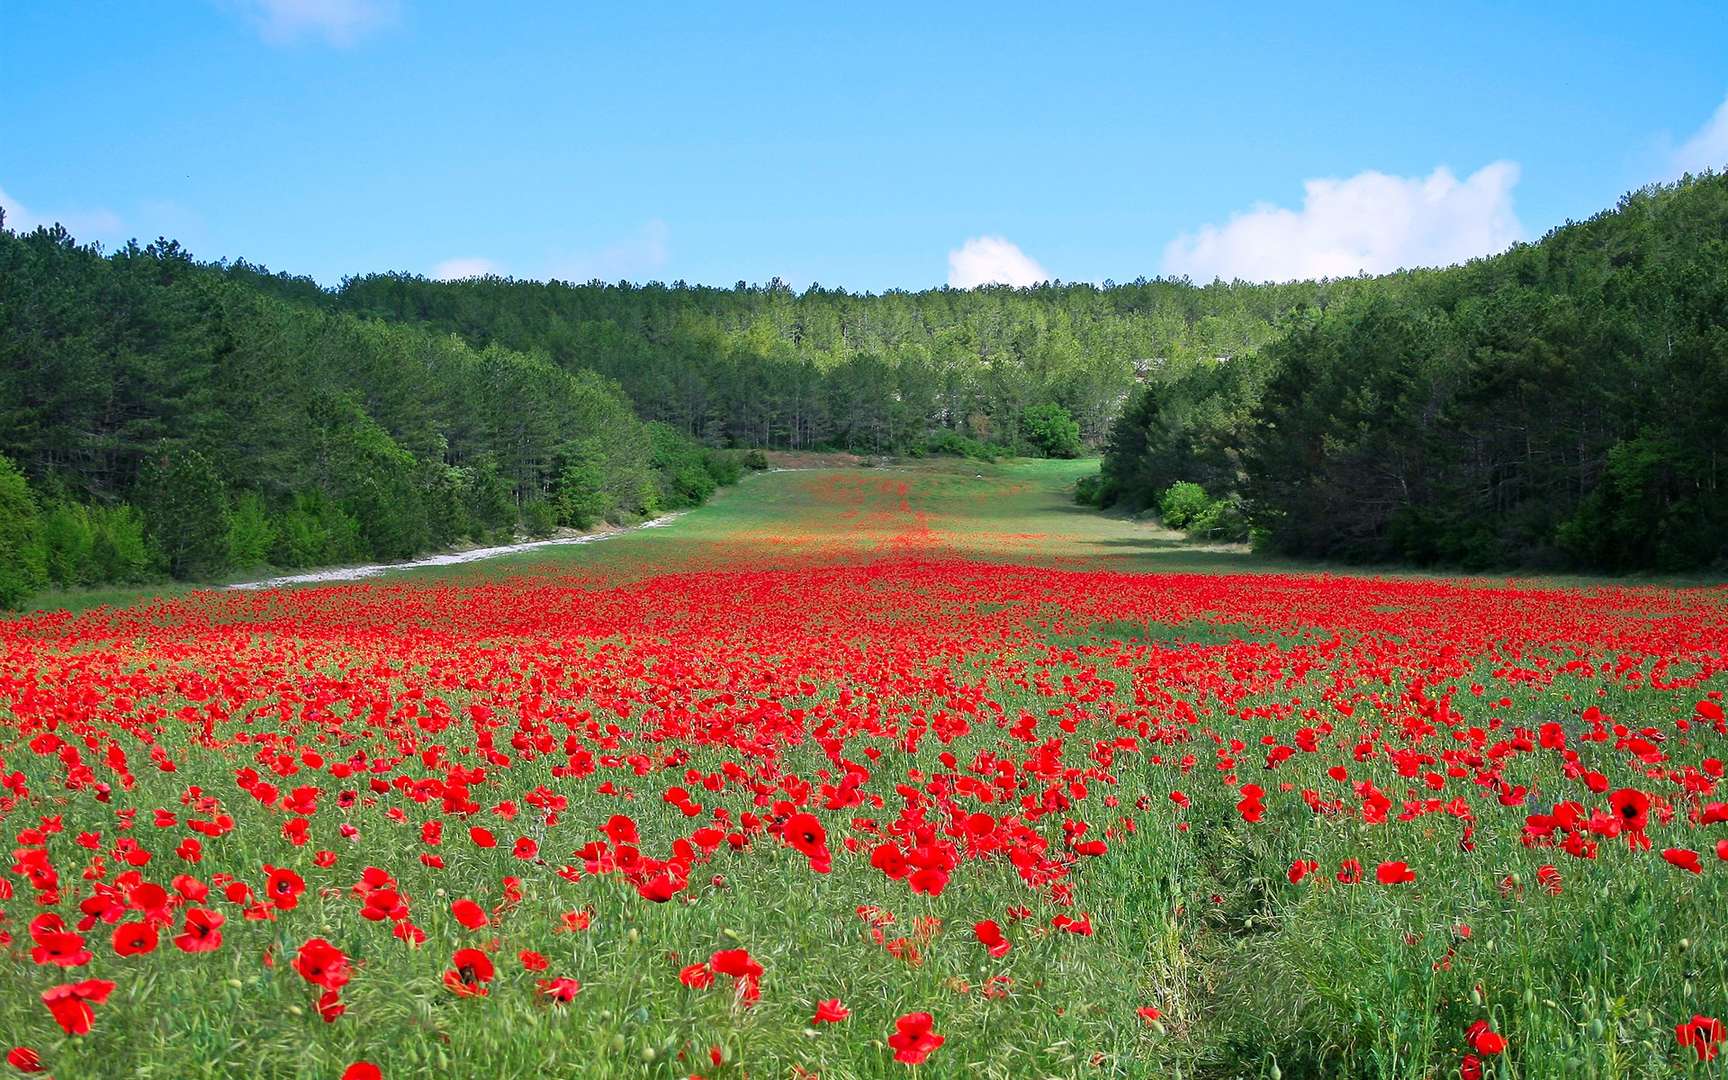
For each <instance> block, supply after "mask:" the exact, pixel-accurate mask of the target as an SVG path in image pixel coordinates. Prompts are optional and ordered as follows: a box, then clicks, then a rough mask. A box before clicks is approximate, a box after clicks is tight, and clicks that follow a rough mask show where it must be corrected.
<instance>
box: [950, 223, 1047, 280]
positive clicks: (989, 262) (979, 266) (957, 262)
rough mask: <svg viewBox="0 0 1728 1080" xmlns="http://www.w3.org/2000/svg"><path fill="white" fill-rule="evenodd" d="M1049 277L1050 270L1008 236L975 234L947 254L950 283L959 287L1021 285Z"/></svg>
mask: <svg viewBox="0 0 1728 1080" xmlns="http://www.w3.org/2000/svg"><path fill="white" fill-rule="evenodd" d="M1049 280H1050V272H1049V271H1048V270H1045V269H1044V268H1043V267H1042V266H1039V265H1038V262H1037V260H1035V259H1033V258H1032V257H1031V256H1030V255H1027V254H1026V253H1025V252H1024V251H1021V250H1020V249H1019V248H1018V247H1016V246H1015V245H1013V244H1011V243H1009V242H1008V240H1007V238H1006V237H1001V236H974V237H973V238H972V239H970V240H968V241H966V242H965V243H964V244H961V245H960V246H959V247H957V248H955V249H954V250H953V251H950V252H949V253H948V284H950V285H952V286H954V287H955V288H956V289H970V288H973V287H975V286H978V285H1013V286H1015V287H1016V288H1018V287H1021V286H1025V285H1036V284H1038V283H1039V282H1041V281H1049Z"/></svg>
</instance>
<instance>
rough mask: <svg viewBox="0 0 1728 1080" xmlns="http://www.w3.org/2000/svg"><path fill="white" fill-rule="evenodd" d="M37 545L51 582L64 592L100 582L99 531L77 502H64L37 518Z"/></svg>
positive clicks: (43, 566)
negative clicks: (95, 554)
mask: <svg viewBox="0 0 1728 1080" xmlns="http://www.w3.org/2000/svg"><path fill="white" fill-rule="evenodd" d="M36 542H37V545H38V547H39V550H40V551H41V554H42V570H43V572H44V575H45V576H46V577H47V579H48V581H49V582H50V583H51V584H53V585H56V586H59V587H60V588H62V589H65V588H70V587H72V586H74V585H88V584H90V583H91V582H93V581H96V580H98V578H97V576H96V573H95V567H94V566H93V565H92V554H93V550H94V548H95V545H96V530H95V529H94V528H93V527H92V526H91V523H90V515H89V513H88V512H87V511H86V510H85V509H84V507H82V506H79V505H78V504H77V503H60V504H59V505H57V506H53V507H50V508H48V509H47V510H45V511H43V512H42V513H41V514H40V515H39V516H38V518H37V525H36Z"/></svg>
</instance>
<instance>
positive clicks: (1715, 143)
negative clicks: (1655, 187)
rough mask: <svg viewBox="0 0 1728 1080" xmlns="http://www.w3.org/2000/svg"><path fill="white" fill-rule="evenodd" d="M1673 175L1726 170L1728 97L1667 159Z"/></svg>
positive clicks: (1727, 155) (1727, 158)
mask: <svg viewBox="0 0 1728 1080" xmlns="http://www.w3.org/2000/svg"><path fill="white" fill-rule="evenodd" d="M1670 168H1671V170H1672V172H1673V175H1674V176H1676V177H1679V176H1681V175H1683V174H1685V173H1701V172H1703V171H1704V170H1705V169H1714V170H1716V171H1717V172H1722V171H1723V170H1724V169H1728V98H1724V99H1723V100H1722V104H1720V105H1718V106H1717V107H1716V112H1715V114H1714V115H1713V116H1711V117H1710V119H1709V120H1707V121H1705V123H1704V126H1703V127H1701V128H1699V129H1698V130H1697V131H1696V132H1694V133H1693V135H1692V137H1691V138H1690V139H1687V140H1686V141H1685V142H1683V143H1681V144H1680V147H1679V148H1678V149H1677V150H1675V151H1674V156H1673V160H1672V161H1671V162H1670Z"/></svg>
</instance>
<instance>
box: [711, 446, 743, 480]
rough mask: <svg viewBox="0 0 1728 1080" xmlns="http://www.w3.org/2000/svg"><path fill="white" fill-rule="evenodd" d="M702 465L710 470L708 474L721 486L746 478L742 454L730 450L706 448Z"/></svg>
mask: <svg viewBox="0 0 1728 1080" xmlns="http://www.w3.org/2000/svg"><path fill="white" fill-rule="evenodd" d="M702 467H703V468H704V469H707V470H708V475H709V476H712V477H713V478H714V482H715V483H716V484H718V485H719V486H721V487H729V486H730V485H732V484H736V483H737V482H738V481H740V480H742V479H744V460H743V455H742V454H736V453H733V452H731V451H728V450H705V451H703V453H702Z"/></svg>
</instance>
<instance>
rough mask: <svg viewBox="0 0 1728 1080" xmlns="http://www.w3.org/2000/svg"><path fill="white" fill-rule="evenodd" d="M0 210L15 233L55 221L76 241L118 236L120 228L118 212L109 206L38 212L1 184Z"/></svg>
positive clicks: (106, 238) (85, 241)
mask: <svg viewBox="0 0 1728 1080" xmlns="http://www.w3.org/2000/svg"><path fill="white" fill-rule="evenodd" d="M0 210H4V211H6V227H7V228H8V229H11V230H12V231H13V232H15V233H24V232H30V231H32V230H34V229H35V228H36V226H38V225H52V224H54V223H55V222H59V223H60V224H61V225H64V226H66V231H67V232H69V233H71V234H72V237H73V239H75V240H77V241H78V242H79V243H89V242H90V241H92V240H115V239H118V238H119V235H120V229H121V228H122V225H121V221H120V215H119V214H116V213H115V212H114V211H112V210H103V209H93V210H65V211H59V212H38V211H35V210H32V209H30V208H29V207H27V206H25V205H24V204H23V203H21V202H19V201H18V200H17V199H14V198H13V197H12V196H10V195H8V194H7V193H6V190H5V189H4V188H0Z"/></svg>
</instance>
